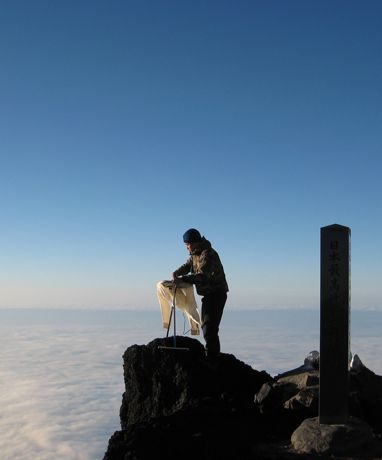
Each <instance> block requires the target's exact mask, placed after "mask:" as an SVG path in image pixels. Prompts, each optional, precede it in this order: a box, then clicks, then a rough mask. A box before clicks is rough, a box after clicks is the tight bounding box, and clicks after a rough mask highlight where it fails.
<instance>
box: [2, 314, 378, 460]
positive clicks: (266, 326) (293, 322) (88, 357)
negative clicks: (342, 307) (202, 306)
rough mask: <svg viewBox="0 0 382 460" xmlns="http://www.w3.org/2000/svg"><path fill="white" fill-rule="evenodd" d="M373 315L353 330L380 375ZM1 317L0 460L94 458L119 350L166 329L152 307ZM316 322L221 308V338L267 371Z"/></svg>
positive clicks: (296, 352)
mask: <svg viewBox="0 0 382 460" xmlns="http://www.w3.org/2000/svg"><path fill="white" fill-rule="evenodd" d="M381 317H382V313H380V314H379V316H378V315H377V318H378V321H379V323H378V321H376V319H375V318H374V319H373V318H370V319H369V320H368V321H366V320H364V321H363V322H362V321H358V327H357V329H356V333H355V334H354V335H353V338H352V346H353V350H354V352H356V353H358V354H359V356H360V358H361V359H362V360H363V361H364V363H365V364H366V365H367V366H368V367H369V368H371V369H372V370H374V371H375V372H377V373H379V374H382V364H381V359H380V356H381V351H382V345H381V343H380V342H381V341H380V340H379V335H380V329H379V327H380V326H381V321H380V319H381ZM0 320H1V323H0V324H1V326H0V332H1V337H0V362H1V369H0V388H1V392H0V407H1V412H0V452H1V458H2V460H25V459H27V458H28V459H33V460H51V459H52V458H54V459H55V460H97V459H100V460H101V459H102V458H103V455H104V452H105V451H106V448H107V443H108V440H109V438H110V436H111V435H112V434H113V433H114V431H116V430H118V429H119V408H120V404H121V397H122V393H123V391H124V384H123V374H122V372H123V370H122V354H123V352H124V351H125V349H126V348H127V347H128V346H130V345H132V344H134V343H138V344H144V343H148V342H149V341H150V340H152V339H153V338H155V337H160V336H163V335H164V334H165V331H164V330H163V329H161V328H160V324H161V320H160V318H159V313H158V312H139V313H137V312H94V311H78V312H76V311H67V312H65V311H56V312H55V311H38V310H33V311H32V310H28V311H27V310H25V311H17V312H15V311H14V312H12V311H0ZM182 328H183V318H182V317H181V316H180V317H179V315H178V332H179V333H181V332H182ZM318 329H319V326H318V314H317V313H316V312H288V311H284V312H274V313H273V314H272V313H271V312H227V313H226V314H225V316H224V319H223V322H222V328H221V340H222V347H223V351H225V352H229V353H233V354H234V355H235V356H236V357H238V358H239V359H241V360H242V361H244V362H246V363H247V364H250V365H251V366H252V367H254V368H256V369H258V370H262V369H265V370H267V371H268V372H269V373H270V374H272V375H275V374H277V373H281V372H284V371H287V370H290V369H293V368H295V367H298V366H300V365H301V364H302V363H303V360H304V358H305V356H306V355H307V354H308V353H309V352H310V351H312V350H315V349H319V332H318Z"/></svg>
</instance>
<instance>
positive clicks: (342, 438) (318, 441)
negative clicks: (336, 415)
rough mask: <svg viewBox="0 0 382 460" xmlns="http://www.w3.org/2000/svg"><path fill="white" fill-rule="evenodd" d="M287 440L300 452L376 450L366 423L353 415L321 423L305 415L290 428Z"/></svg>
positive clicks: (373, 438)
mask: <svg viewBox="0 0 382 460" xmlns="http://www.w3.org/2000/svg"><path fill="white" fill-rule="evenodd" d="M291 441H292V446H293V448H294V449H295V450H296V451H298V452H302V453H317V454H333V455H343V456H344V455H346V456H349V455H354V454H357V455H362V454H363V453H365V452H370V451H376V449H378V446H376V439H375V437H374V435H373V432H372V430H371V428H370V426H369V425H368V424H367V423H365V422H363V421H362V420H359V419H357V418H354V417H349V421H348V423H346V424H344V425H325V424H320V423H319V421H318V417H315V418H308V419H306V420H304V421H303V422H302V424H301V425H300V426H299V427H298V428H297V429H296V430H295V431H294V433H293V434H292V438H291ZM380 453H381V454H382V450H381V451H380Z"/></svg>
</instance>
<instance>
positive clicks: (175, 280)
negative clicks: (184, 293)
mask: <svg viewBox="0 0 382 460" xmlns="http://www.w3.org/2000/svg"><path fill="white" fill-rule="evenodd" d="M173 281H174V284H175V286H179V284H181V283H183V279H182V277H181V276H177V277H175V278H174V279H173Z"/></svg>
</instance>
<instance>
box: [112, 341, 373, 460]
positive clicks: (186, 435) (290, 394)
mask: <svg viewBox="0 0 382 460" xmlns="http://www.w3.org/2000/svg"><path fill="white" fill-rule="evenodd" d="M164 345H165V346H172V338H169V339H156V340H154V341H152V342H150V343H149V344H148V345H141V346H138V345H134V346H132V347H130V348H128V349H127V350H126V352H125V354H124V379H125V387H126V391H125V393H124V395H123V400H122V406H121V410H120V417H121V427H122V430H121V431H117V432H116V433H114V435H113V436H112V437H111V438H110V441H109V446H108V449H107V452H106V454H105V457H104V460H152V459H153V458H159V459H162V458H163V459H166V460H172V459H174V460H175V459H179V458H181V459H182V460H188V459H190V460H191V459H194V458H195V457H197V458H200V459H202V460H204V459H205V460H207V459H208V460H226V459H227V460H228V459H230V460H231V459H233V460H254V459H258V460H274V459H280V458H284V459H290V460H293V459H299V460H303V459H316V458H317V454H315V453H309V452H310V451H308V450H307V451H306V452H307V453H301V451H300V452H299V451H298V449H294V448H293V446H292V445H291V436H292V433H293V432H295V430H296V429H297V428H298V427H299V426H300V425H301V423H302V422H303V420H304V419H306V418H311V417H315V416H317V406H318V384H319V381H318V379H319V376H318V369H317V367H318V366H317V363H316V361H314V363H313V364H314V365H312V360H309V362H306V363H304V365H303V366H301V367H300V368H297V369H294V370H293V371H290V372H287V373H285V374H282V375H279V376H277V377H275V378H272V377H271V376H270V375H269V374H267V373H266V372H265V371H261V372H259V371H257V370H254V369H252V368H251V367H250V366H248V365H247V364H245V363H243V362H241V361H239V360H237V359H236V358H235V357H234V356H233V355H229V354H222V355H221V356H220V357H219V359H218V361H216V362H213V363H211V362H209V361H208V360H207V359H206V357H205V355H204V348H203V346H202V345H201V343H200V342H199V341H198V340H195V339H192V338H188V337H177V345H178V346H179V347H184V348H188V351H179V350H167V349H161V348H160V347H161V346H164ZM315 358H316V356H315ZM352 374H354V375H353V376H352V386H351V400H352V401H353V409H354V411H355V412H356V413H357V414H356V415H357V416H360V414H361V418H363V417H364V418H367V420H366V421H367V422H368V423H371V422H372V423H371V425H372V428H373V429H374V431H375V433H376V435H377V437H376V438H375V440H376V443H377V444H378V437H380V435H381V430H380V427H381V420H382V413H381V412H378V411H376V410H374V409H373V401H380V400H381V396H382V385H381V379H382V377H380V376H377V375H375V374H374V373H373V372H371V371H369V370H368V369H366V368H365V367H364V366H358V367H357V369H356V371H355V370H354V372H353V373H352ZM377 407H379V406H378V404H377ZM373 448H374V447H373ZM313 450H314V449H313ZM375 452H379V451H378V449H374V450H373V451H372V452H371V451H370V452H369V453H367V455H366V454H365V453H364V455H363V454H362V453H361V455H358V454H359V452H354V455H352V454H350V456H349V455H348V452H347V453H346V457H344V456H343V455H342V453H341V454H340V455H339V456H333V454H330V455H331V457H330V458H331V459H335V458H343V459H344V458H346V459H347V460H348V459H353V460H354V459H356V458H357V459H364V458H365V459H366V458H367V459H370V458H373V455H374V453H375ZM356 454H357V456H356ZM325 455H326V454H325V453H323V454H320V458H326V457H325ZM341 455H342V456H341ZM328 458H329V457H328ZM376 458H377V457H376Z"/></svg>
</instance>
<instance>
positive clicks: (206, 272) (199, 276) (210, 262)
mask: <svg viewBox="0 0 382 460" xmlns="http://www.w3.org/2000/svg"><path fill="white" fill-rule="evenodd" d="M214 267H215V263H214V258H213V256H212V254H211V253H210V252H209V251H203V253H202V254H201V256H200V262H199V267H198V272H197V273H191V274H189V275H185V276H182V279H183V281H185V282H186V283H191V284H200V283H208V282H209V281H210V279H211V277H213V275H214V271H215V268H214Z"/></svg>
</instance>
